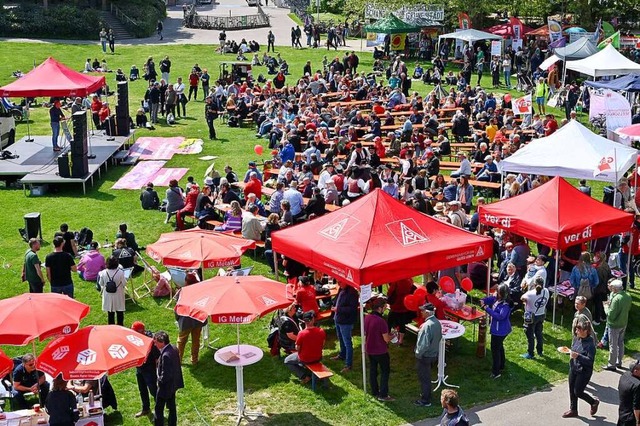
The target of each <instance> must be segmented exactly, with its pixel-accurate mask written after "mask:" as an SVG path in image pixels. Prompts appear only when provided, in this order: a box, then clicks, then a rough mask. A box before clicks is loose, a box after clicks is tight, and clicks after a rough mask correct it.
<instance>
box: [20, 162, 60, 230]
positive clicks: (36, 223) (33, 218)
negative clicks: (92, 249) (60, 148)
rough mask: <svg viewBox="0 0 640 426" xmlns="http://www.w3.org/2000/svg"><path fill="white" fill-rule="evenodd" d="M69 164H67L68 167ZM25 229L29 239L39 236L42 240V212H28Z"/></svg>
mask: <svg viewBox="0 0 640 426" xmlns="http://www.w3.org/2000/svg"><path fill="white" fill-rule="evenodd" d="M68 166H69V165H68V164H67V167H68ZM24 229H25V231H26V232H27V239H30V238H38V236H40V239H41V240H42V223H41V222H40V213H27V214H25V215H24Z"/></svg>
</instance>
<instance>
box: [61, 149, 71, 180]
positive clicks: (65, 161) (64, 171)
mask: <svg viewBox="0 0 640 426" xmlns="http://www.w3.org/2000/svg"><path fill="white" fill-rule="evenodd" d="M58 176H60V177H62V178H70V177H71V168H70V167H69V154H68V153H66V152H65V153H64V154H62V155H60V156H59V157H58Z"/></svg>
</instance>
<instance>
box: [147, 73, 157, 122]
mask: <svg viewBox="0 0 640 426" xmlns="http://www.w3.org/2000/svg"><path fill="white" fill-rule="evenodd" d="M149 104H150V105H151V123H153V124H157V123H158V111H159V110H160V82H158V81H156V82H154V83H153V85H152V86H151V89H150V90H149Z"/></svg>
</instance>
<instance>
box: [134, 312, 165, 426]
mask: <svg viewBox="0 0 640 426" xmlns="http://www.w3.org/2000/svg"><path fill="white" fill-rule="evenodd" d="M131 329H132V330H134V331H136V332H138V333H140V334H144V335H145V336H147V337H153V335H152V334H151V332H149V331H147V330H146V329H145V325H144V323H143V322H141V321H134V322H133V324H131ZM158 358H160V351H159V350H158V348H157V347H156V346H155V345H153V346H152V347H151V351H149V355H147V359H146V360H145V361H144V364H142V365H141V366H140V367H136V381H137V382H138V391H139V392H140V400H141V401H142V410H140V411H139V412H137V413H136V414H135V417H136V418H138V417H142V416H147V415H149V413H151V402H150V400H149V394H151V396H152V397H153V399H154V401H155V399H156V394H157V393H158V377H157V375H156V363H157V361H158Z"/></svg>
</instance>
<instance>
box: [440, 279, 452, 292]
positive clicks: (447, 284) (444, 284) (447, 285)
mask: <svg viewBox="0 0 640 426" xmlns="http://www.w3.org/2000/svg"><path fill="white" fill-rule="evenodd" d="M438 285H439V286H440V288H441V289H442V291H444V292H445V293H455V292H456V284H455V283H454V282H453V278H451V277H449V276H444V277H440V281H439V282H438Z"/></svg>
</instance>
